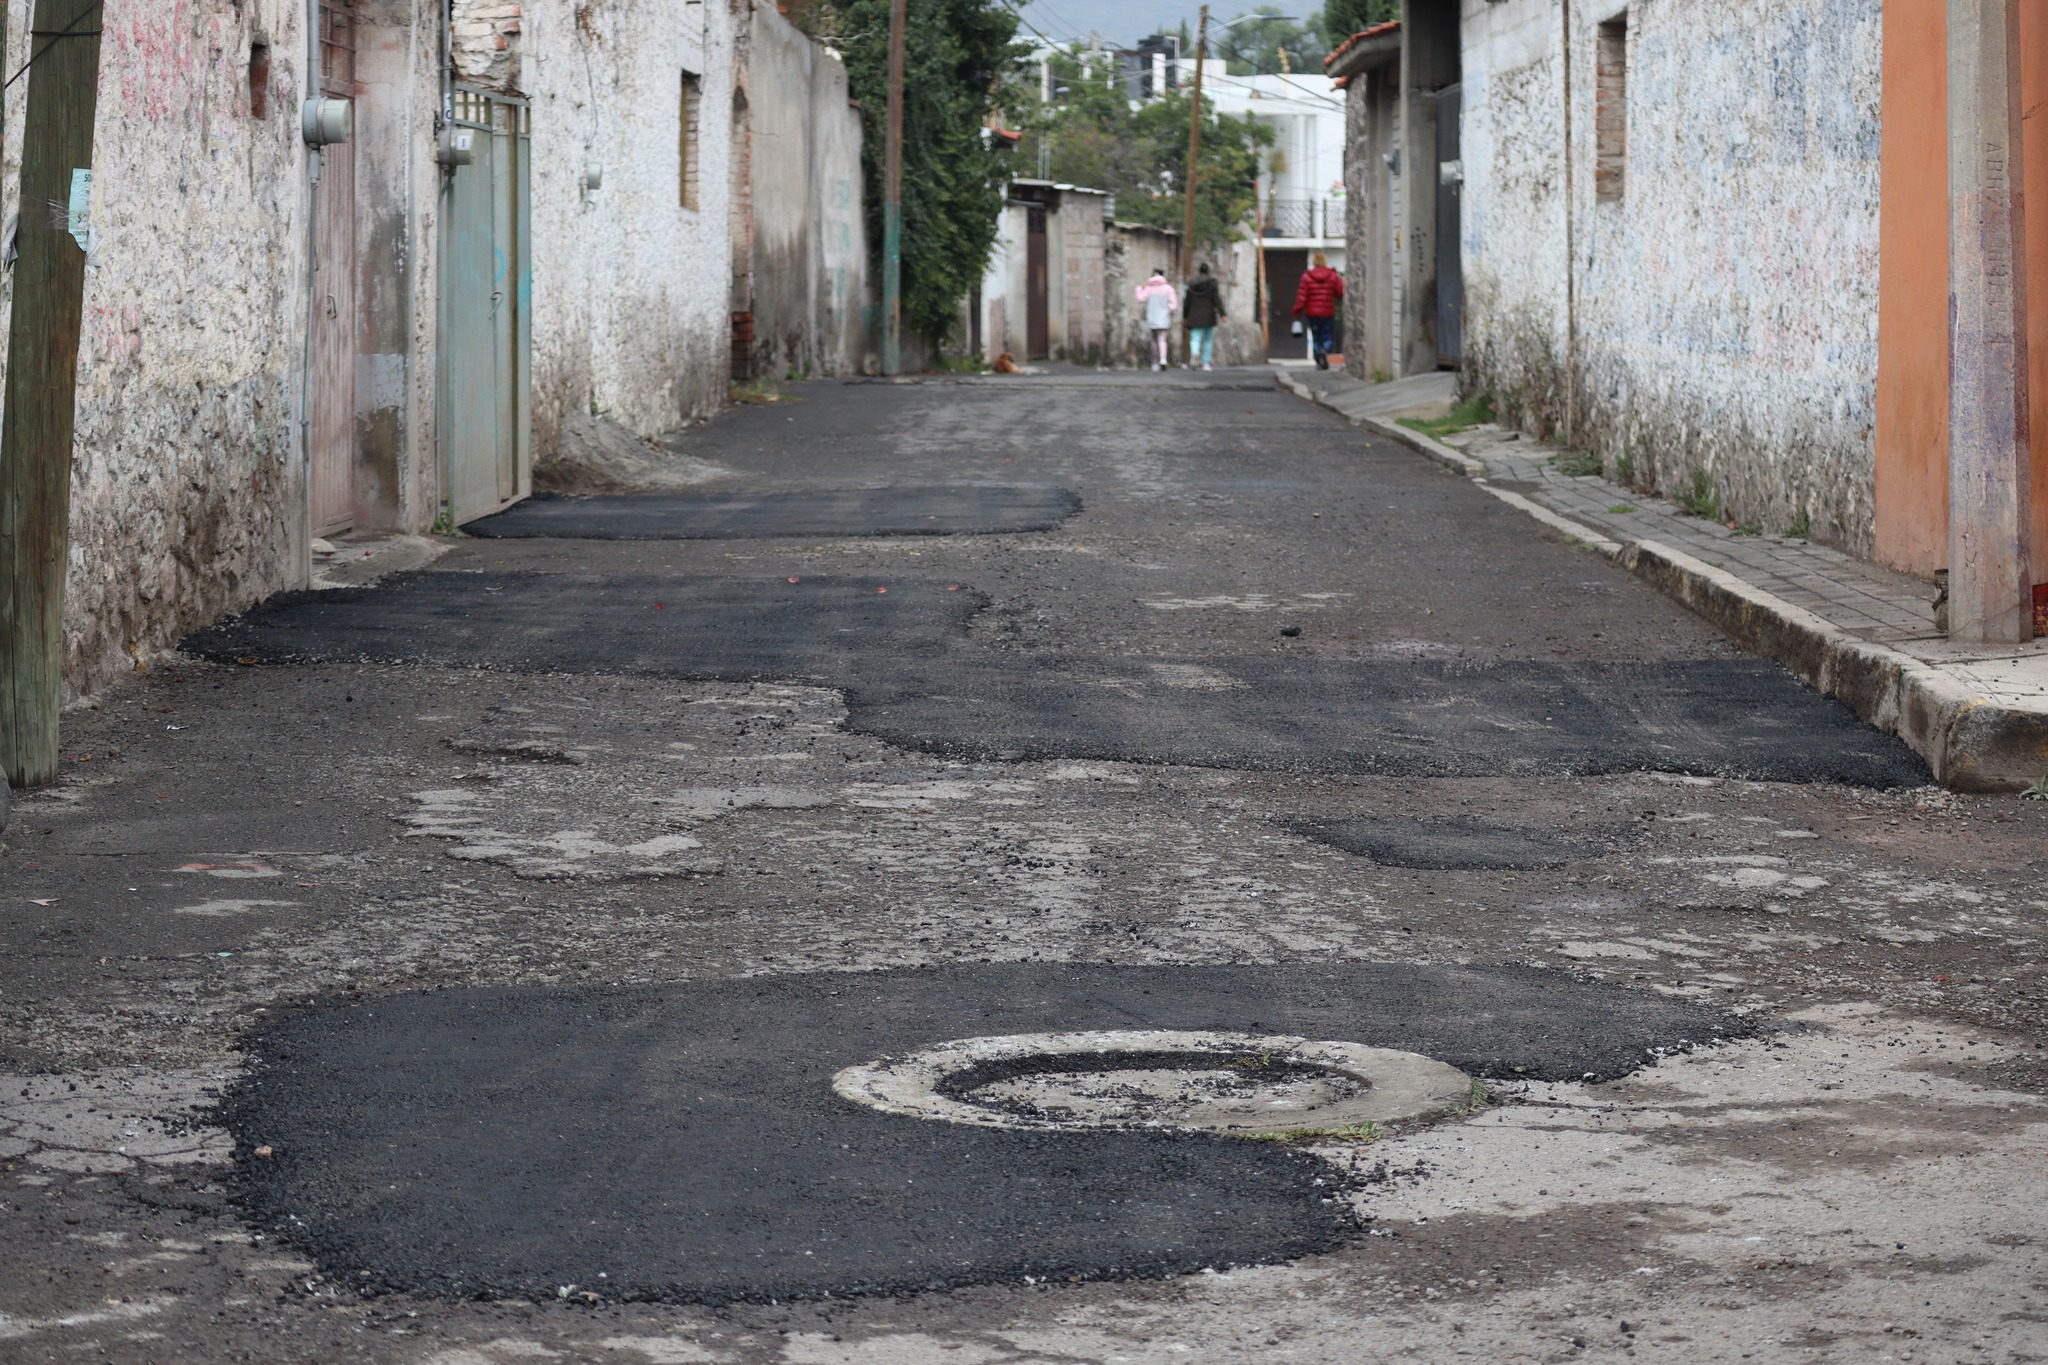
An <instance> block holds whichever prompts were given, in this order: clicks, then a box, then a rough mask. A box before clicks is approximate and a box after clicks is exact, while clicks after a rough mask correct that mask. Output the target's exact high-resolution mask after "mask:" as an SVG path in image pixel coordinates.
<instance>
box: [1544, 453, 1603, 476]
mask: <svg viewBox="0 0 2048 1365" xmlns="http://www.w3.org/2000/svg"><path fill="white" fill-rule="evenodd" d="M1550 467H1551V468H1552V469H1555V470H1556V471H1557V472H1558V473H1560V474H1562V475H1564V476H1565V477H1566V478H1571V479H1583V478H1586V477H1587V476H1588V475H1592V474H1598V473H1599V472H1600V457H1599V456H1598V455H1595V454H1594V453H1593V452H1592V451H1590V450H1560V451H1559V452H1558V453H1557V454H1555V455H1553V456H1551V457H1550Z"/></svg>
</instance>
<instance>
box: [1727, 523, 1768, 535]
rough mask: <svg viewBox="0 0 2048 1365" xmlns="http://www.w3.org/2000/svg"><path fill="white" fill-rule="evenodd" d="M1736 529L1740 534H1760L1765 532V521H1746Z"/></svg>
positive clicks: (1737, 533) (1736, 532)
mask: <svg viewBox="0 0 2048 1365" xmlns="http://www.w3.org/2000/svg"><path fill="white" fill-rule="evenodd" d="M1734 529H1735V534H1736V535H1738V536H1760V535H1762V534H1763V533H1764V528H1763V523H1762V522H1757V521H1745V522H1743V523H1742V524H1741V525H1740V526H1737V527H1735V528H1734Z"/></svg>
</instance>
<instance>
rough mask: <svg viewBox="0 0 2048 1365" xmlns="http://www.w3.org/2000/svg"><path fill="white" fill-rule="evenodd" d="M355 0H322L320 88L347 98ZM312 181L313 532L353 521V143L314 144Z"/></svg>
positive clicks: (351, 90)
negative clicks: (316, 147) (316, 159)
mask: <svg viewBox="0 0 2048 1365" xmlns="http://www.w3.org/2000/svg"><path fill="white" fill-rule="evenodd" d="M355 10H356V0H321V5H320V89H321V93H323V94H325V95H327V96H329V97H331V98H334V99H354V98H355V89H356V13H355ZM319 177H320V178H319V180H318V181H317V182H316V183H315V184H314V186H313V322H312V330H313V347H312V350H313V359H312V365H313V376H312V397H311V411H310V412H309V413H308V415H307V416H308V421H307V461H308V464H309V466H310V469H309V474H310V483H311V485H312V487H311V490H310V498H311V502H312V511H311V520H312V526H313V534H314V535H316V536H325V535H332V534H334V533H335V532H337V531H346V530H347V529H348V528H349V527H350V526H352V525H354V524H355V463H356V149H355V146H354V145H353V144H352V143H347V142H337V143H333V144H331V145H329V146H326V147H323V148H321V149H320V160H319Z"/></svg>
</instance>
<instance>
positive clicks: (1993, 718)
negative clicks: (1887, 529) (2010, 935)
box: [1280, 374, 2048, 792]
mask: <svg viewBox="0 0 2048 1365" xmlns="http://www.w3.org/2000/svg"><path fill="white" fill-rule="evenodd" d="M1280 384H1281V386H1282V387H1283V388H1287V389H1289V390H1291V391H1292V392H1294V393H1295V394H1297V395H1299V396H1300V397H1303V398H1306V399H1308V400H1309V401H1310V402H1313V403H1317V404H1320V405H1321V406H1323V407H1329V408H1331V410H1332V411H1336V409H1335V408H1334V407H1332V405H1331V404H1329V403H1327V402H1325V401H1324V400H1323V399H1322V397H1321V396H1320V395H1318V394H1317V393H1316V392H1315V391H1314V390H1312V389H1310V388H1309V386H1308V385H1306V384H1303V383H1301V382H1299V381H1298V380H1295V379H1294V378H1293V377H1292V376H1291V375H1286V374H1282V375H1281V376H1280ZM1340 415H1341V414H1340ZM1347 420H1348V419H1347ZM1353 425H1355V426H1360V427H1363V428H1364V429H1366V430H1367V431H1370V432H1371V433H1372V434H1373V435H1375V436H1381V437H1384V438H1386V439H1387V440H1390V441H1393V442H1395V443H1397V444H1399V445H1403V446H1406V447H1407V448H1408V449H1410V450H1413V451H1415V452H1416V453H1418V454H1420V455H1424V456H1426V457H1428V458H1429V459H1431V460H1434V461H1435V462H1436V463H1438V464H1440V465H1443V466H1444V467H1445V468H1448V469H1452V470H1455V471H1457V472H1458V473H1461V474H1464V475H1465V476H1466V477H1467V478H1470V479H1471V480H1473V482H1475V483H1477V484H1479V485H1480V486H1481V487H1482V488H1484V489H1485V490H1486V491H1487V492H1488V493H1491V494H1492V495H1493V496H1494V497H1496V498H1499V499H1500V500H1501V501H1502V502H1505V503H1507V504H1508V505H1510V506H1512V507H1515V508H1518V509H1519V510H1521V511H1523V512H1526V513H1528V514H1529V515H1530V516H1531V517H1534V518H1535V519H1536V520H1537V521H1539V522H1541V523H1542V524H1543V525H1545V526H1547V527H1549V528H1550V529H1552V530H1554V531H1558V532H1560V533H1561V534H1563V535H1566V536H1568V537H1570V538H1571V539H1572V540H1574V541H1576V542H1578V543H1579V544H1580V545H1582V546H1585V547H1586V548H1588V549H1592V550H1596V551H1598V552H1599V553H1601V554H1603V555H1605V556H1607V557H1608V558H1609V559H1612V560H1614V561H1615V562H1617V563H1619V564H1620V565H1621V566H1622V567H1624V568H1626V569H1627V570H1628V571H1629V572H1630V573H1633V574H1634V575H1636V577H1638V578H1641V579H1643V580H1644V581H1646V582H1648V583H1650V584H1651V585H1653V586H1654V587H1656V588H1657V590H1658V591H1660V592H1662V593H1663V594H1664V595H1665V596H1667V597H1669V598H1671V599H1672V600H1673V601H1676V602H1678V603H1680V604H1681V605H1683V606H1685V607H1687V608H1688V609H1690V610H1691V611H1693V612H1695V613H1697V614H1698V615H1700V616H1703V617H1705V618H1706V619H1707V620H1708V621H1711V622H1712V623H1713V624H1714V625H1715V626H1717V627H1718V628H1719V629H1720V630H1721V631H1722V632H1723V633H1725V634H1727V635H1728V636H1730V637H1731V638H1733V639H1734V640H1736V641H1737V642H1738V643H1740V644H1741V645H1742V646H1743V647H1744V648H1745V649H1748V650H1750V651H1751V652H1753V653H1756V654H1760V655H1763V656H1764V657H1766V658H1770V659H1775V660H1777V661H1778V662H1779V663H1781V664H1783V665H1784V666H1785V667H1787V668H1789V669H1791V670H1792V672H1793V673H1795V674H1796V675H1798V677H1799V678H1800V679H1801V680H1802V681H1804V682H1805V683H1807V684H1808V685H1809V686H1811V687H1813V688H1814V689H1815V690H1817V691H1819V692H1821V693H1823V694H1825V695H1827V696H1831V697H1834V698H1837V699H1838V700H1840V701H1841V702H1843V703H1844V704H1845V705H1847V706H1848V707H1849V708H1850V709H1851V710H1853V711H1855V712H1856V714H1857V715H1859V716H1861V717H1862V718H1863V719H1864V720H1866V721H1868V722H1869V723H1870V724H1872V725H1874V726H1876V727H1877V728H1878V729H1880V730H1883V731H1885V732H1886V733H1888V734H1894V735H1897V736H1898V737H1899V738H1900V739H1901V740H1903V741H1904V742H1905V743H1906V744H1907V745H1908V746H1909V747H1911V748H1912V750H1913V751H1914V752H1915V753H1917V754H1919V755H1920V757H1921V758H1923V759H1925V760H1926V762H1927V766H1928V768H1929V770H1931V771H1932V772H1933V774H1934V778H1935V780H1936V781H1937V782H1940V783H1941V784H1942V785H1943V786H1945V787H1949V788H1951V789H1953V790H1956V791H1972V792H2009V791H2018V790H2020V789H2021V788H2023V787H2026V786H2028V785H2029V784H2030V783H2032V782H2034V781H2036V780H2037V779H2038V778H2040V777H2041V775H2042V774H2043V773H2044V772H2048V710H2034V709H2028V708H2024V707H2017V706H2008V705H2004V704H2001V703H1997V702H1992V701H1989V700H1987V699H1986V698H1984V697H1982V696H1979V695H1977V694H1976V693H1975V692H1973V691H1971V690H1970V689H1969V688H1967V687H1965V686H1964V685H1963V684H1961V683H1959V682H1957V681H1956V680H1955V679H1954V678H1952V677H1950V676H1949V675H1948V674H1946V673H1944V672H1943V671H1942V670H1941V669H1940V668H1938V667H1936V666H1935V665H1933V664H1929V663H1926V662H1924V661H1922V660H1920V659H1915V658H1913V657H1912V656H1911V655H1908V654H1904V653H1901V652H1900V651H1898V650H1896V649H1891V648H1889V647H1887V646H1885V645H1880V644H1875V643H1872V642H1871V641H1869V640H1863V639H1858V638H1857V637H1855V636H1853V635H1850V634H1849V633H1848V632H1847V631H1845V630H1843V629H1841V628H1840V627H1839V626H1836V625H1833V624H1832V623H1830V622H1828V621H1827V620H1825V619H1824V618H1822V617H1820V616H1818V615H1816V614H1814V613H1813V612H1810V611H1808V610H1806V609H1805V608H1803V607H1798V606H1794V605H1793V604H1792V603H1790V602H1787V601H1785V600H1784V599H1783V598H1781V597H1777V596H1774V595H1772V594H1771V593H1767V592H1765V591H1763V590H1762V589H1761V588H1758V587H1756V586H1754V585H1753V584H1751V583H1748V582H1745V581H1744V580H1742V579H1740V578H1737V577H1736V576H1735V575H1734V574H1731V573H1729V572H1727V571H1726V570H1724V569H1717V568H1715V567H1714V566H1713V565H1711V564H1708V563H1705V562H1704V561H1702V560H1699V559H1696V558H1694V557H1693V556H1691V555H1689V554H1686V553H1684V552H1683V551H1681V550H1677V549H1674V548H1672V547H1671V546H1669V545H1664V544H1661V543H1659V542H1658V541H1654V540H1638V541H1635V542H1633V543H1630V544H1627V545H1623V544H1621V543H1620V542H1617V541H1615V540H1612V539H1609V538H1608V537H1607V536H1606V535H1604V534H1602V533H1601V532H1600V531H1598V530H1596V529H1595V528H1593V527H1590V526H1587V525H1585V524H1584V523H1582V522H1577V521H1573V520H1572V519H1571V518H1569V517H1566V516H1563V515H1561V514H1559V513H1557V512H1553V511H1552V510H1550V509H1549V508H1547V507H1544V506H1542V505H1540V504H1538V503H1536V502H1534V501H1532V500H1530V499H1528V498H1525V497H1523V496H1522V495H1521V494H1519V493H1512V492H1509V491H1508V490H1507V489H1504V488H1495V487H1493V486H1492V485H1491V484H1490V483H1488V482H1487V480H1486V468H1485V466H1484V465H1482V464H1480V463H1479V462H1478V461H1476V460H1473V459H1471V458H1469V457H1467V456H1465V455H1463V454H1461V453H1460V452H1458V451H1456V450H1453V449H1452V448H1451V447H1449V446H1447V445H1444V444H1443V443H1442V442H1440V441H1436V440H1432V439H1431V438H1430V437H1428V436H1425V435H1423V434H1422V433H1421V432H1419V431H1411V430H1410V429H1408V428H1407V427H1404V426H1400V425H1399V424H1397V423H1394V422H1389V421H1386V420H1384V419H1382V418H1374V417H1368V418H1365V419H1363V420H1362V421H1358V422H1354V423H1353Z"/></svg>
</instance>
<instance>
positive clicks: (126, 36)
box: [5, 0, 308, 695]
mask: <svg viewBox="0 0 2048 1365" xmlns="http://www.w3.org/2000/svg"><path fill="white" fill-rule="evenodd" d="M8 15H9V31H10V32H11V33H12V34H14V35H17V40H18V39H19V35H22V34H24V33H26V32H27V29H28V20H29V5H28V4H27V3H26V0H12V2H11V3H10V4H9V5H8ZM303 16H304V7H303V5H302V4H301V3H300V0H247V2H246V3H244V4H243V5H241V6H237V7H228V6H213V5H209V6H193V5H167V4H166V5H153V4H152V5H142V4H110V5H108V6H107V7H106V9H105V13H104V15H103V16H102V18H101V24H102V36H101V54H102V55H101V62H102V74H101V80H100V93H99V115H98V136H97V138H96V139H95V148H94V163H95V164H94V174H93V189H92V218H93V222H92V226H93V229H94V231H95V232H96V233H97V234H98V238H99V241H98V248H97V250H96V251H95V253H94V255H93V258H92V266H91V268H90V269H89V270H88V271H87V273H86V283H85V313H84V328H83V335H82V340H81V343H80V348H79V351H80V354H79V377H78V425H77V442H76V446H75V451H74V460H73V473H72V481H71V550H70V564H69V571H68V574H67V577H66V585H65V604H64V620H65V627H64V651H65V658H64V675H65V682H66V687H67V690H68V691H69V692H70V693H71V694H73V695H76V694H78V693H82V692H90V691H93V690H96V689H97V688H99V687H101V686H103V685H104V684H105V683H107V682H108V681H110V680H111V679H112V678H114V677H116V676H118V675H119V674H120V673H122V672H124V671H126V670H128V669H131V668H133V667H135V666H137V664H138V663H140V662H142V661H144V660H145V659H146V657H147V656H148V655H149V654H150V653H151V652H153V651H156V650H159V649H162V648H164V647H166V646H168V645H169V644H171V643H172V642H173V641H175V640H176V639H177V638H178V636H179V635H181V634H182V633H183V632H184V631H185V630H187V629H188V628H190V627H192V626H195V625H198V624H200V623H202V622H204V621H207V620H210V619H212V618H213V617H215V616H218V615H220V614H221V613H223V612H226V611H231V610H235V609H238V608H241V607H244V606H247V605H248V604H250V603H252V602H254V601H256V600H257V599H259V598H261V597H263V596H264V595H265V594H267V593H270V592H273V591H275V590H277V589H280V588H285V587H290V586H294V585H297V584H301V583H303V582H304V581H305V578H306V575H307V551H306V540H305V533H304V519H303V517H304V514H303V508H304V497H305V473H304V466H303V456H302V455H301V453H300V442H299V436H298V420H299V414H300V410H301V401H302V397H303V376H304V368H305V354H304V342H305V335H306V328H305V317H306V288H307V285H306V254H305V239H306V223H307V208H308V201H307V194H306V177H305V165H304V151H303V148H302V145H301V143H300V141H299V136H298V101H299V98H300V94H301V92H302V89H303V84H304V73H305V71H306V63H305V29H304V18H303ZM256 43H267V44H268V46H269V50H270V63H269V72H268V79H267V82H264V89H263V94H264V95H265V97H266V99H265V105H266V108H265V110H264V112H263V113H262V115H261V116H260V117H258V116H257V115H256V113H255V112H254V109H253V107H252V102H251V98H250V65H251V63H250V56H251V46H252V44H256ZM27 85H28V82H27V81H21V82H17V83H16V85H15V87H14V88H13V89H12V90H10V91H8V92H7V129H6V132H7V143H6V153H5V183H6V186H7V190H8V202H7V203H6V206H5V211H6V212H7V213H10V214H11V213H13V212H15V211H16V207H17V205H16V203H15V201H14V198H13V196H14V193H15V191H16V186H18V184H19V179H18V176H19V171H20V151H21V135H22V112H23V108H24V99H25V95H26V92H27ZM10 288H11V279H10ZM10 302H11V297H10Z"/></svg>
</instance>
